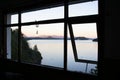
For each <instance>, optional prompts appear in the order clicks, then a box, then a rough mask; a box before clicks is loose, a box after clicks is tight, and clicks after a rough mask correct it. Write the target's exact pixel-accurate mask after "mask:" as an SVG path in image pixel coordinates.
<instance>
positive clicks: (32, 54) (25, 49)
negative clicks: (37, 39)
mask: <svg viewBox="0 0 120 80" xmlns="http://www.w3.org/2000/svg"><path fill="white" fill-rule="evenodd" d="M11 39H12V41H11V47H12V55H11V56H12V60H17V59H18V47H17V46H18V44H19V42H18V29H16V30H13V31H12V36H11ZM21 44H22V45H21V62H24V63H32V64H41V60H42V56H41V53H40V52H39V51H38V48H37V46H36V45H35V46H34V48H33V49H32V48H30V47H29V44H28V42H27V40H26V39H25V38H24V37H23V34H21Z"/></svg>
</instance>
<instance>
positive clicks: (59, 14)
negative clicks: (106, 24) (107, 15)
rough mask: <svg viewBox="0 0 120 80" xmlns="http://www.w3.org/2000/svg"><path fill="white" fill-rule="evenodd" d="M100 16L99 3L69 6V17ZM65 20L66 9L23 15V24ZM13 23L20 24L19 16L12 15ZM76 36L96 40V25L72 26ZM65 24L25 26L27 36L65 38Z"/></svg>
mask: <svg viewBox="0 0 120 80" xmlns="http://www.w3.org/2000/svg"><path fill="white" fill-rule="evenodd" d="M94 14H98V1H91V2H86V3H77V4H73V5H69V17H75V16H84V15H94ZM59 18H64V7H63V6H61V7H55V8H49V9H44V10H37V11H32V12H26V13H22V22H23V23H24V22H31V21H42V20H50V19H59ZM11 23H18V15H17V14H15V15H12V17H11ZM72 27H73V31H74V35H75V36H77V37H78V36H85V37H89V38H96V37H97V32H96V23H87V24H74V25H72ZM37 31H38V32H37ZM63 32H64V23H53V24H42V25H38V27H36V25H30V26H23V27H22V33H23V34H24V35H25V36H56V35H57V36H63V34H64V33H63Z"/></svg>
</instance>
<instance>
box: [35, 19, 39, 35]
mask: <svg viewBox="0 0 120 80" xmlns="http://www.w3.org/2000/svg"><path fill="white" fill-rule="evenodd" d="M35 22H37V21H35ZM38 27H39V25H38V24H36V28H37V30H36V34H38Z"/></svg>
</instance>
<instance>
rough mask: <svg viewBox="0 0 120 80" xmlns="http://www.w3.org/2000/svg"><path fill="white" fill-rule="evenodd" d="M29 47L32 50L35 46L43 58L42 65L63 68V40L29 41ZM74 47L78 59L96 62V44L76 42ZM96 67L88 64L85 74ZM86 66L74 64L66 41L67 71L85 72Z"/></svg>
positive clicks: (70, 49) (69, 45)
mask: <svg viewBox="0 0 120 80" xmlns="http://www.w3.org/2000/svg"><path fill="white" fill-rule="evenodd" d="M28 42H29V45H30V47H31V48H33V46H34V45H37V47H38V49H39V51H40V52H41V55H42V57H43V59H42V64H43V65H50V66H55V67H61V68H63V62H64V60H63V58H64V57H63V56H64V54H63V53H64V51H63V50H64V48H63V46H64V44H63V40H29V41H28ZM75 42H76V47H77V52H78V57H79V59H87V60H94V61H97V55H98V54H97V53H98V52H97V51H98V45H97V42H92V41H91V40H76V41H75ZM95 66H96V65H93V64H89V65H88V69H87V73H89V72H90V70H91V69H92V68H94V67H95ZM85 68H86V64H85V63H79V62H75V60H74V56H73V50H72V46H71V41H70V40H68V70H70V71H78V72H79V71H82V72H85Z"/></svg>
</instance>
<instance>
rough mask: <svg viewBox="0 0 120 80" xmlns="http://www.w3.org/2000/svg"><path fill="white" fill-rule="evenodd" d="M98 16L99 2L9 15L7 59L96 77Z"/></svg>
mask: <svg viewBox="0 0 120 80" xmlns="http://www.w3.org/2000/svg"><path fill="white" fill-rule="evenodd" d="M68 8H69V9H68ZM8 15H9V14H8ZM97 15H98V1H92V2H84V3H74V4H73V3H71V4H69V5H67V4H65V5H64V6H59V7H53V8H48V9H43V10H35V11H29V12H18V13H17V14H12V15H9V16H8V19H7V20H8V23H7V53H8V54H7V58H8V59H11V60H14V61H18V62H21V63H26V64H31V65H39V66H42V65H45V66H52V67H57V68H61V69H63V70H68V71H75V72H84V73H89V74H95V75H96V74H97V61H98V41H97V38H98V36H97ZM16 26H17V27H16ZM14 32H16V34H13V33H14ZM15 35H17V37H15ZM14 38H15V39H14ZM9 39H10V40H9ZM14 43H16V46H15V44H14ZM12 44H14V45H13V46H12ZM14 47H15V48H14Z"/></svg>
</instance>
